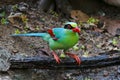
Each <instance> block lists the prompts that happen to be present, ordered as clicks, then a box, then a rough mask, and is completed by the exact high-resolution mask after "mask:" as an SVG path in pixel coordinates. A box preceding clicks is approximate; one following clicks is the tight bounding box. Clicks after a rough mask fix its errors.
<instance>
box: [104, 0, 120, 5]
mask: <svg viewBox="0 0 120 80" xmlns="http://www.w3.org/2000/svg"><path fill="white" fill-rule="evenodd" d="M104 1H105V2H106V3H108V4H110V5H114V6H117V7H120V0H104Z"/></svg>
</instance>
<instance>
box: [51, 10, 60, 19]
mask: <svg viewBox="0 0 120 80" xmlns="http://www.w3.org/2000/svg"><path fill="white" fill-rule="evenodd" d="M49 13H50V14H52V15H54V16H55V17H58V14H57V13H56V12H55V11H53V10H49Z"/></svg>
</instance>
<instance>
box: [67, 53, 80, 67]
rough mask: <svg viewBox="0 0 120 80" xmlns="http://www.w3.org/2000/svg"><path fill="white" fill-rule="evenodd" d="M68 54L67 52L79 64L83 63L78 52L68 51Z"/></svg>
mask: <svg viewBox="0 0 120 80" xmlns="http://www.w3.org/2000/svg"><path fill="white" fill-rule="evenodd" d="M66 54H67V55H68V56H70V57H72V58H74V59H75V60H76V63H77V64H78V65H80V64H81V60H80V58H79V57H78V56H77V55H76V54H72V53H66Z"/></svg>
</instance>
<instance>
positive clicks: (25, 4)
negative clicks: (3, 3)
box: [18, 2, 29, 12]
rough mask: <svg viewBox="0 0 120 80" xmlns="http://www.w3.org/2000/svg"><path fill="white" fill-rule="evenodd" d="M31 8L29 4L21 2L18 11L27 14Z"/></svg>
mask: <svg viewBox="0 0 120 80" xmlns="http://www.w3.org/2000/svg"><path fill="white" fill-rule="evenodd" d="M28 8H29V5H28V4H27V3H24V2H21V3H20V4H18V10H20V11H21V12H26V11H27V10H28Z"/></svg>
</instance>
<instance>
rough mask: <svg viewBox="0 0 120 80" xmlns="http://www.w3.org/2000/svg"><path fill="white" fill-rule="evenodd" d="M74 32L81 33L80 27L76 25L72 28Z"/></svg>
mask: <svg viewBox="0 0 120 80" xmlns="http://www.w3.org/2000/svg"><path fill="white" fill-rule="evenodd" d="M72 31H73V32H77V33H80V29H79V28H78V27H75V28H73V29H72Z"/></svg>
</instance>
